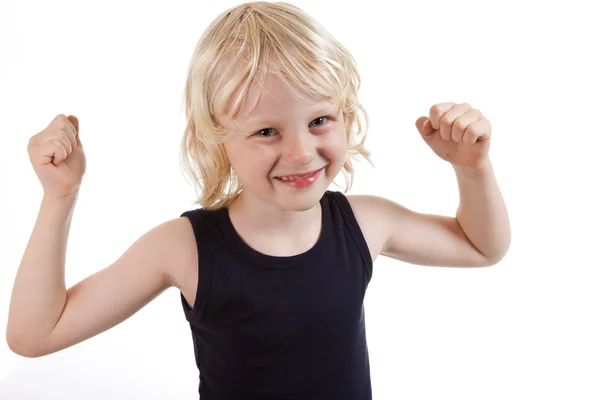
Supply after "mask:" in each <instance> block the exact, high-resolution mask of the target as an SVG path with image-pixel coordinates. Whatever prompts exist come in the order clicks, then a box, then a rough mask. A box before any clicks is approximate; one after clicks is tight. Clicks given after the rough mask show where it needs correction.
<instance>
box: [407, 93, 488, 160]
mask: <svg viewBox="0 0 600 400" xmlns="http://www.w3.org/2000/svg"><path fill="white" fill-rule="evenodd" d="M415 125H416V126H417V129H418V130H419V133H421V136H422V137H423V139H424V140H425V142H426V143H427V144H428V145H429V147H431V149H432V150H433V151H434V152H435V154H437V155H438V156H439V157H440V158H442V159H443V160H446V161H448V162H449V163H451V164H452V165H453V166H455V167H460V168H472V169H478V168H481V167H483V166H484V164H485V163H486V161H487V160H488V152H489V148H490V138H491V135H492V126H491V124H490V121H488V120H487V118H485V117H484V116H483V115H482V114H481V112H480V111H479V110H476V109H473V108H471V106H470V105H469V104H468V103H462V104H456V103H439V104H435V105H434V106H432V107H431V108H430V109H429V117H420V118H419V119H417V121H416V123H415Z"/></svg>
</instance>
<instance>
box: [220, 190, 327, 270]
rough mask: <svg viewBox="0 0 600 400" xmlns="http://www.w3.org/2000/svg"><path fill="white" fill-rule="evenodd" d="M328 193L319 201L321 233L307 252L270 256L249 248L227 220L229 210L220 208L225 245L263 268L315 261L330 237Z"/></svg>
mask: <svg viewBox="0 0 600 400" xmlns="http://www.w3.org/2000/svg"><path fill="white" fill-rule="evenodd" d="M328 193H329V191H327V192H326V193H325V194H324V195H323V196H322V197H321V200H320V201H319V204H320V205H321V233H320V234H319V238H318V239H317V242H316V243H315V244H314V245H313V246H312V247H311V248H310V249H308V250H307V251H305V252H303V253H300V254H296V255H293V256H272V255H268V254H264V253H261V252H259V251H258V250H255V249H253V248H252V247H250V246H249V245H248V244H247V243H246V242H245V241H244V240H243V239H242V237H241V236H240V235H239V234H238V232H237V231H236V230H235V227H234V226H233V223H232V222H231V219H230V218H229V209H227V208H222V209H220V210H219V211H218V213H217V214H218V218H217V219H218V223H219V225H220V226H221V230H222V232H223V235H224V238H225V241H226V242H227V245H231V246H232V247H233V249H234V250H235V251H236V252H237V253H238V254H239V255H241V256H242V257H244V258H245V259H248V260H251V261H253V262H254V263H256V264H259V265H260V266H262V267H265V268H274V269H293V268H300V267H304V266H307V265H309V264H311V263H312V262H314V261H315V260H317V258H318V257H319V256H320V255H321V253H322V252H323V249H325V248H326V247H327V244H328V242H329V237H330V236H331V234H330V232H331V229H332V226H331V223H332V222H331V218H330V211H329V207H330V205H329V202H328V200H327V195H328Z"/></svg>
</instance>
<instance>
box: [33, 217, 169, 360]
mask: <svg viewBox="0 0 600 400" xmlns="http://www.w3.org/2000/svg"><path fill="white" fill-rule="evenodd" d="M173 229H174V226H173V221H169V222H167V223H165V224H162V225H159V226H157V227H155V228H154V229H152V230H150V231H148V232H146V233H145V234H144V235H143V236H141V237H140V238H139V239H138V240H137V241H135V242H134V243H133V244H132V245H131V246H130V247H129V248H128V249H127V250H126V251H125V252H124V253H123V254H122V255H121V256H120V257H119V258H118V259H117V260H116V261H115V262H113V263H112V264H111V265H109V266H108V267H106V268H104V269H102V270H100V271H98V272H96V273H95V274H93V275H90V276H88V277H87V278H85V279H83V280H82V281H80V282H78V283H77V284H75V285H73V286H72V287H71V288H69V289H68V291H67V299H66V302H65V306H64V309H63V311H62V314H61V316H60V318H59V319H58V322H57V323H56V326H55V327H54V329H53V331H52V332H51V334H50V335H49V336H48V337H47V340H45V341H44V342H43V343H40V348H39V349H37V353H38V354H40V355H46V354H50V353H54V352H56V351H59V350H62V349H65V348H67V347H70V346H73V345H75V344H77V343H80V342H82V341H84V340H87V339H89V338H91V337H93V336H96V335H98V334H99V333H101V332H104V331H106V330H108V329H110V328H112V327H114V326H115V325H117V324H119V323H121V322H123V321H124V320H126V319H128V318H129V317H131V316H132V315H133V314H135V313H136V312H137V311H139V310H140V309H141V308H142V307H144V306H145V305H146V304H148V303H149V302H150V301H151V300H153V299H154V298H155V297H157V296H158V295H159V294H161V293H162V292H163V291H164V290H166V289H167V288H169V287H170V286H172V279H171V277H170V275H169V273H168V271H169V265H168V264H169V262H171V260H170V259H169V255H170V254H171V253H172V252H173V250H172V248H170V244H169V243H170V239H169V237H170V233H171V232H172V231H173Z"/></svg>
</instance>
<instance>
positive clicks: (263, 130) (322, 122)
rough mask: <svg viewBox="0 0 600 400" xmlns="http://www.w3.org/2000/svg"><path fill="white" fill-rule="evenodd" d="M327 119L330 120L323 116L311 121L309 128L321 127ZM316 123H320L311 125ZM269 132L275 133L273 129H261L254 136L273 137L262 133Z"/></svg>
mask: <svg viewBox="0 0 600 400" xmlns="http://www.w3.org/2000/svg"><path fill="white" fill-rule="evenodd" d="M329 119H330V117H324V116H323V117H319V118H316V119H313V120H312V122H311V123H310V126H311V127H315V128H318V127H320V126H323V125H325V123H326V122H327V121H328V120H329ZM316 121H320V123H317V124H316V125H313V123H314V122H316ZM270 131H273V132H275V129H273V128H265V129H261V130H260V131H258V132H256V133H255V134H254V135H255V136H260V137H273V135H274V134H273V135H269V134H268V133H267V134H263V132H270Z"/></svg>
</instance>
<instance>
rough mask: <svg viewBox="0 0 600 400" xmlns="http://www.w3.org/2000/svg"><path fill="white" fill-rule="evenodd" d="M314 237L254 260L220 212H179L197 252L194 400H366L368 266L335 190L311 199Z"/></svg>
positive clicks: (192, 311)
mask: <svg viewBox="0 0 600 400" xmlns="http://www.w3.org/2000/svg"><path fill="white" fill-rule="evenodd" d="M320 204H321V210H322V228H321V235H320V237H319V239H318V241H317V243H316V244H315V245H314V246H313V247H312V248H311V249H309V250H308V251H306V252H304V253H302V254H298V255H294V256H289V257H276V256H269V255H266V254H263V253H260V252H258V251H256V250H254V249H253V248H251V247H250V246H249V245H247V244H246V243H245V242H244V241H243V240H242V239H241V237H240V236H239V235H238V234H237V232H236V230H235V229H234V227H233V225H232V223H231V220H230V219H229V213H228V210H227V209H225V208H223V209H220V210H214V211H209V210H204V209H202V208H198V209H195V210H191V211H186V212H184V213H183V214H182V215H181V216H186V217H187V218H189V220H190V222H191V224H192V227H193V231H194V235H195V238H196V243H197V246H198V268H199V269H198V289H197V294H196V299H195V304H194V307H193V308H190V306H189V305H188V303H187V301H186V300H185V298H184V297H183V295H181V301H182V305H183V311H184V314H185V318H186V320H187V321H188V322H189V325H190V328H191V331H192V339H193V343H194V353H195V356H196V365H197V366H198V369H199V371H200V385H199V393H200V399H201V400H238V399H239V400H253V399H260V400H271V399H273V400H274V399H286V400H288V399H289V400H291V399H302V400H309V399H310V400H321V399H323V400H325V399H327V400H332V399H344V400H368V399H371V397H372V395H371V379H370V368H369V354H368V349H367V340H366V332H365V317H364V307H363V299H364V296H365V291H366V289H367V286H368V284H369V281H370V279H371V274H372V260H371V256H370V253H369V249H368V247H367V244H366V241H365V239H364V237H363V234H362V232H361V230H360V228H359V225H358V223H357V221H356V219H355V216H354V214H353V212H352V209H351V207H350V203H349V202H348V199H347V198H346V197H345V195H344V194H343V193H341V192H334V191H327V192H326V193H325V194H324V195H323V197H322V198H321V200H320Z"/></svg>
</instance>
